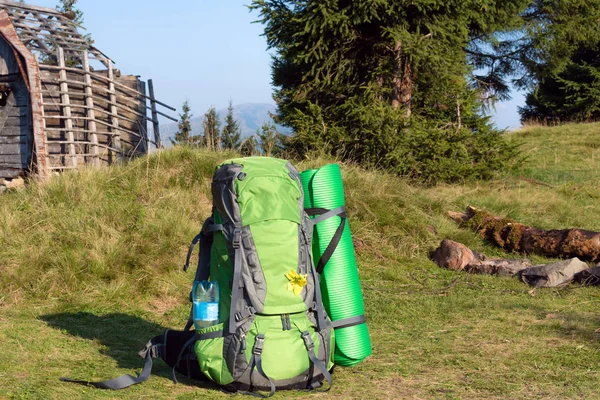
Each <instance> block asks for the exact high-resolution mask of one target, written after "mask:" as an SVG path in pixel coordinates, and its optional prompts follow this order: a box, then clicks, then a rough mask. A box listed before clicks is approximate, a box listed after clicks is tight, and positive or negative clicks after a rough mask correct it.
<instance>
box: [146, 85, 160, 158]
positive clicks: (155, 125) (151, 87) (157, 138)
mask: <svg viewBox="0 0 600 400" xmlns="http://www.w3.org/2000/svg"><path fill="white" fill-rule="evenodd" d="M148 91H149V93H150V107H151V109H152V128H153V129H154V144H155V145H156V148H157V149H160V148H162V144H161V143H160V127H159V125H158V113H157V112H156V102H155V101H154V84H153V83H152V79H148Z"/></svg>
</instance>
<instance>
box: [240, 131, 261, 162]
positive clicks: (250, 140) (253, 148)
mask: <svg viewBox="0 0 600 400" xmlns="http://www.w3.org/2000/svg"><path fill="white" fill-rule="evenodd" d="M257 153H258V152H257V145H256V137H255V136H249V137H247V138H246V139H244V140H243V141H242V143H241V145H240V154H241V155H242V156H243V157H250V156H255V155H256V154H257Z"/></svg>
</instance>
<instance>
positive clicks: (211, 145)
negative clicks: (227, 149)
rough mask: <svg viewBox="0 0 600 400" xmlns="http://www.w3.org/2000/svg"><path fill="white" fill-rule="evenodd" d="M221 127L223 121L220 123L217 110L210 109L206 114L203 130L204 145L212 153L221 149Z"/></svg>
mask: <svg viewBox="0 0 600 400" xmlns="http://www.w3.org/2000/svg"><path fill="white" fill-rule="evenodd" d="M220 125H221V121H219V114H218V113H217V110H215V107H210V108H209V109H208V111H207V112H206V113H205V114H204V120H203V121H202V128H203V129H204V144H205V145H206V147H207V148H208V149H209V150H211V151H216V150H220V149H221V132H220V130H219V127H220Z"/></svg>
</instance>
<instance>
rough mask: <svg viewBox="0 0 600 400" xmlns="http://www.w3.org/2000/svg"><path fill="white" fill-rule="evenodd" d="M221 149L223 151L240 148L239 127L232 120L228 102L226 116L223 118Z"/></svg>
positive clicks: (231, 109)
mask: <svg viewBox="0 0 600 400" xmlns="http://www.w3.org/2000/svg"><path fill="white" fill-rule="evenodd" d="M222 136H223V148H224V149H237V148H239V147H240V137H241V131H240V125H239V123H238V122H237V121H236V120H235V119H234V118H233V106H232V104H231V101H229V107H228V108H227V115H226V116H225V126H224V127H223V132H222Z"/></svg>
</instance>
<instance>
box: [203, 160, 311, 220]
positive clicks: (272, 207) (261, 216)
mask: <svg viewBox="0 0 600 400" xmlns="http://www.w3.org/2000/svg"><path fill="white" fill-rule="evenodd" d="M235 166H239V167H238V168H233V170H232V168H231V167H235ZM228 171H229V172H228ZM231 173H233V174H235V175H236V176H235V179H234V180H233V188H231V187H228V185H222V184H221V183H222V179H221V177H220V175H225V176H224V177H223V178H224V180H225V181H227V180H230V179H231V178H234V177H233V176H232V175H231ZM231 189H233V190H234V191H235V193H236V195H237V196H236V199H235V201H236V203H237V205H238V206H239V213H240V216H239V218H240V219H241V223H242V226H248V225H251V224H254V223H257V222H261V221H268V220H276V219H280V220H288V221H291V222H295V223H296V224H301V223H302V220H301V210H302V209H303V207H304V204H303V203H304V196H303V193H302V186H301V184H300V176H299V174H298V172H297V171H296V169H295V168H294V167H293V166H292V165H291V164H290V163H289V162H288V161H287V160H282V159H277V158H272V157H257V156H254V157H245V158H235V159H231V160H227V161H224V162H223V163H221V164H220V165H219V166H218V167H217V172H216V173H215V179H214V180H213V200H214V201H215V202H216V204H215V205H216V206H217V209H218V210H219V211H221V214H222V215H223V216H226V215H229V216H230V217H232V218H231V219H233V220H235V219H237V218H236V216H235V215H234V214H232V213H231V211H232V210H231V209H229V210H225V209H222V207H220V203H221V201H220V200H219V199H223V198H225V199H227V198H228V197H229V196H230V195H231V194H230V193H224V192H223V190H225V191H228V190H231ZM224 203H225V204H222V205H223V206H226V208H231V206H229V207H227V200H225V202H224ZM233 208H236V207H233Z"/></svg>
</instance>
